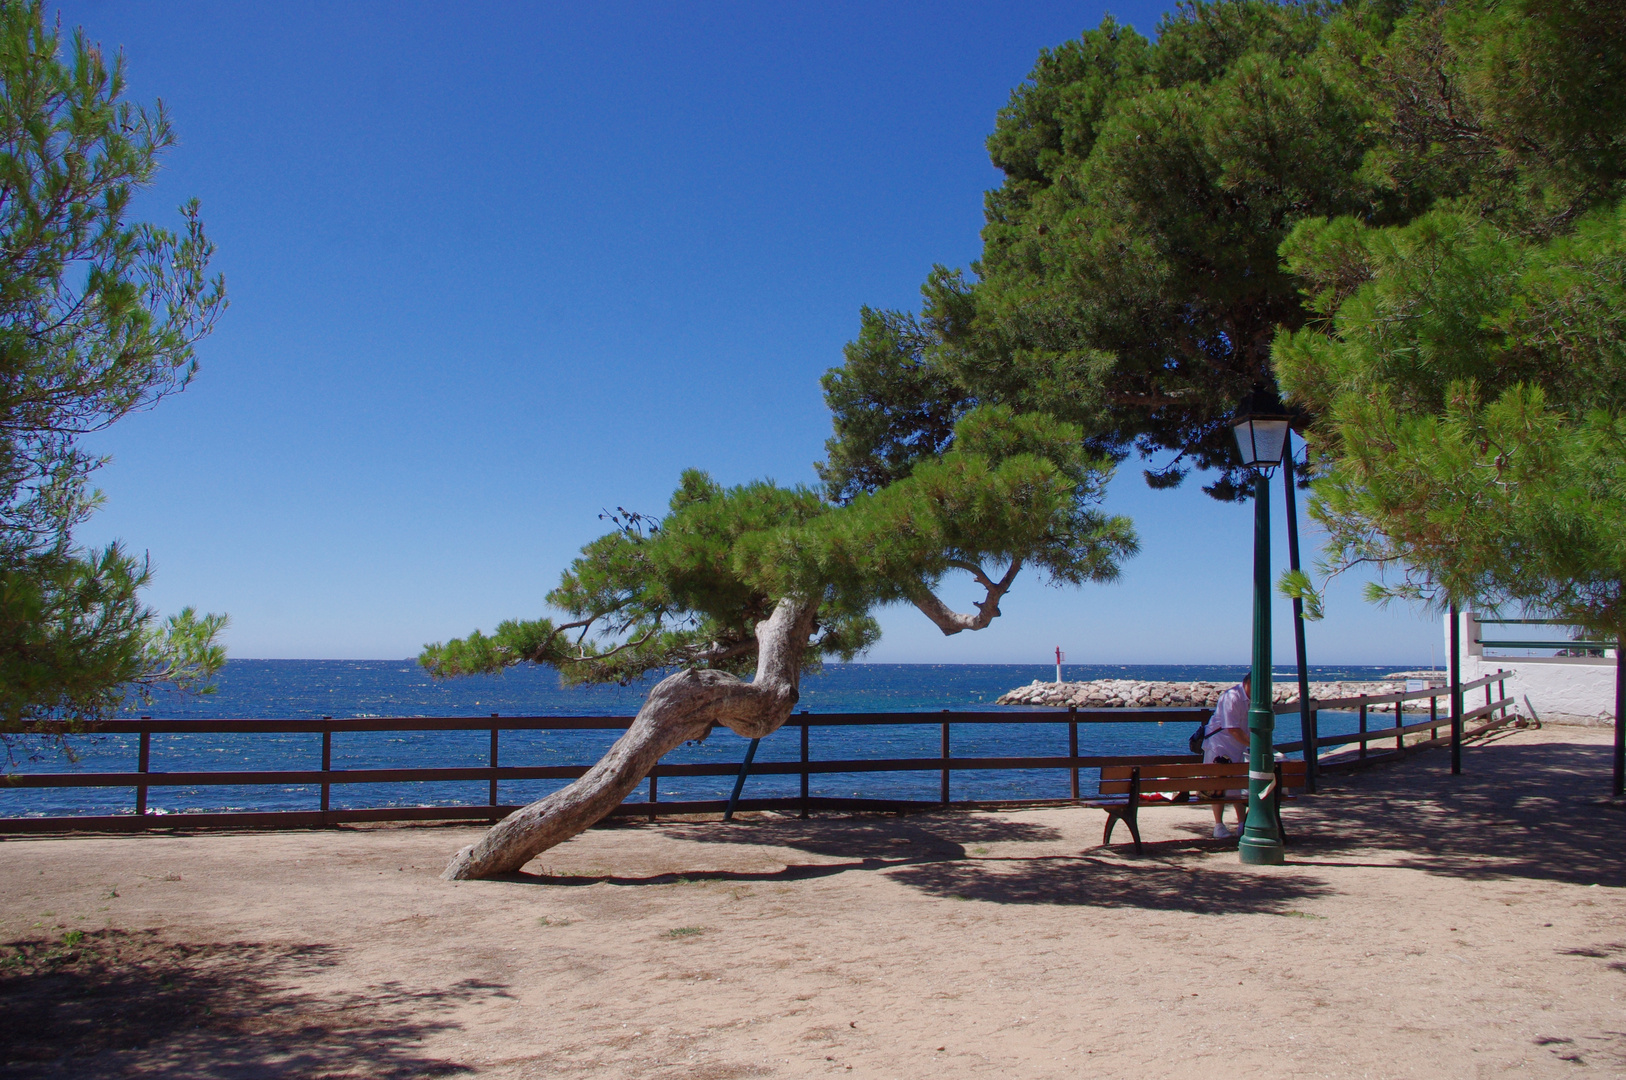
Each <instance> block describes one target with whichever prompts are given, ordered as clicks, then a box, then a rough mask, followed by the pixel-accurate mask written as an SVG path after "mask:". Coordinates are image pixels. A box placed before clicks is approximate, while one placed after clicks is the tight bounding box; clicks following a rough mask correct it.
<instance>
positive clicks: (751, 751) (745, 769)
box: [723, 739, 762, 821]
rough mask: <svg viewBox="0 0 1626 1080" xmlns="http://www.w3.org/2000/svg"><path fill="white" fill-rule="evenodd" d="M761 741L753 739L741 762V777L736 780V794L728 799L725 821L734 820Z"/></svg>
mask: <svg viewBox="0 0 1626 1080" xmlns="http://www.w3.org/2000/svg"><path fill="white" fill-rule="evenodd" d="M761 741H762V740H761V739H752V740H751V745H750V746H749V747H747V748H746V751H745V760H744V761H742V762H740V775H739V776H736V777H735V778H734V794H732V795H730V796H729V797H728V809H727V810H724V811H723V820H724V821H733V820H734V805H735V804H736V803H738V802H739V801H740V792H741V791H743V790H745V777H746V774H747V773H749V772H750V771H751V759H752V758H754V757H756V756H757V743H759V742H761Z"/></svg>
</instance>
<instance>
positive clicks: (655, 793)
mask: <svg viewBox="0 0 1626 1080" xmlns="http://www.w3.org/2000/svg"><path fill="white" fill-rule="evenodd" d="M658 768H660V766H659V765H658V764H657V765H656V766H655V769H658ZM655 769H651V770H649V820H650V821H654V820H655V804H656V803H657V802H659V801H660V792H659V790H658V789H657V788H656V786H655Z"/></svg>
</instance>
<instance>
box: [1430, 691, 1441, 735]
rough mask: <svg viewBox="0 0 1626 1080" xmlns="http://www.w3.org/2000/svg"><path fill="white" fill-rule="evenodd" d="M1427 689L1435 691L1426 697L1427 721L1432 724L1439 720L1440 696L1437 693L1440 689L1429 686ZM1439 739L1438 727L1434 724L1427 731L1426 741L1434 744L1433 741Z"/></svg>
mask: <svg viewBox="0 0 1626 1080" xmlns="http://www.w3.org/2000/svg"><path fill="white" fill-rule="evenodd" d="M1429 689H1431V690H1434V691H1436V693H1433V694H1430V695H1428V719H1429V723H1431V724H1433V723H1434V721H1436V720H1438V719H1439V718H1440V695H1439V693H1438V692H1437V691H1438V690H1439V689H1440V688H1439V687H1438V686H1431V687H1429ZM1439 737H1440V727H1439V725H1438V724H1434V726H1433V727H1431V728H1429V729H1428V741H1429V742H1434V741H1435V740H1437V739H1439Z"/></svg>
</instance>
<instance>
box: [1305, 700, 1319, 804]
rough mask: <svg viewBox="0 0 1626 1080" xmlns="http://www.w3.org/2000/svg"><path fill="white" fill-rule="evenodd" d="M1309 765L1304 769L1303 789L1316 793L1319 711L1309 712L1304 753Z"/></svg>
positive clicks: (1312, 793) (1317, 781) (1317, 784)
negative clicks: (1307, 742) (1308, 725)
mask: <svg viewBox="0 0 1626 1080" xmlns="http://www.w3.org/2000/svg"><path fill="white" fill-rule="evenodd" d="M1304 756H1305V757H1306V758H1307V759H1308V761H1309V763H1308V764H1306V765H1305V767H1304V789H1305V790H1306V791H1307V792H1309V793H1310V794H1311V795H1314V794H1315V793H1316V788H1317V787H1318V786H1319V785H1320V778H1321V710H1320V709H1311V710H1310V742H1309V745H1308V747H1307V748H1306V749H1305V751H1304Z"/></svg>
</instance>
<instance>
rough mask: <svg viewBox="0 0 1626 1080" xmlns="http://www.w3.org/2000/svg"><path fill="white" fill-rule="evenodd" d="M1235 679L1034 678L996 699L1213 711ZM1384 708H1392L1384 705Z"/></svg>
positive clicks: (1293, 692)
mask: <svg viewBox="0 0 1626 1080" xmlns="http://www.w3.org/2000/svg"><path fill="white" fill-rule="evenodd" d="M1234 685H1235V683H1219V682H1144V681H1141V680H1139V679H1095V680H1093V681H1091V682H1062V683H1055V682H1038V681H1037V680H1036V681H1034V682H1032V683H1030V684H1028V685H1027V686H1020V687H1017V688H1016V689H1015V690H1012V691H1010V692H1009V693H1006V694H1002V695H1001V696H1000V698H999V701H998V704H1000V705H1051V706H1055V707H1057V708H1063V709H1065V708H1067V707H1069V706H1076V707H1077V708H1080V709H1159V708H1162V709H1168V708H1187V709H1212V708H1213V707H1214V702H1215V701H1217V700H1219V696H1220V694H1222V693H1224V692H1225V690H1226V689H1227V688H1228V687H1231V686H1234ZM1404 689H1406V684H1405V681H1404V680H1393V681H1383V682H1313V683H1311V684H1310V697H1311V698H1312V699H1315V700H1321V701H1327V700H1330V699H1333V698H1348V697H1358V696H1362V695H1367V694H1393V693H1396V692H1398V691H1401V690H1404ZM1271 690H1272V695H1271V696H1272V697H1273V698H1274V699H1275V701H1276V704H1278V705H1285V704H1288V703H1289V702H1296V701H1298V699H1299V688H1298V684H1297V683H1285V684H1283V683H1278V684H1276V685H1275V686H1273V687H1272V688H1271ZM1387 708H1393V706H1388V707H1387Z"/></svg>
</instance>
